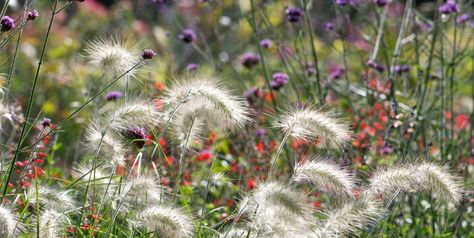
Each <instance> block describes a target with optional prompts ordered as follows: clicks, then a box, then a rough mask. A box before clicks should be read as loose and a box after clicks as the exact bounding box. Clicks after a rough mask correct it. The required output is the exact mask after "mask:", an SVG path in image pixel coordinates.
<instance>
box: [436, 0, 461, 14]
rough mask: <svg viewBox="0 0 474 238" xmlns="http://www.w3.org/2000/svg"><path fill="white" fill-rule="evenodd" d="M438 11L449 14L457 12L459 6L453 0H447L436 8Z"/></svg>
mask: <svg viewBox="0 0 474 238" xmlns="http://www.w3.org/2000/svg"><path fill="white" fill-rule="evenodd" d="M438 11H439V12H440V13H442V14H450V13H454V12H459V6H458V4H457V3H456V1H454V0H447V1H446V2H445V3H444V4H443V5H441V6H440V7H439V8H438Z"/></svg>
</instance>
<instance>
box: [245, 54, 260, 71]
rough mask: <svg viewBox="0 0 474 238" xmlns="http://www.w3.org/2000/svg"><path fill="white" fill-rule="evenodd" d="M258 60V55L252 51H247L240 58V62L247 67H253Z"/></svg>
mask: <svg viewBox="0 0 474 238" xmlns="http://www.w3.org/2000/svg"><path fill="white" fill-rule="evenodd" d="M259 62H260V56H259V55H258V54H256V53H253V52H247V53H245V54H244V55H243V56H242V57H241V58H240V63H241V64H242V65H243V66H244V67H245V68H247V69H251V68H253V67H254V66H255V65H257V64H258V63H259Z"/></svg>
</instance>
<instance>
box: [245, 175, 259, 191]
mask: <svg viewBox="0 0 474 238" xmlns="http://www.w3.org/2000/svg"><path fill="white" fill-rule="evenodd" d="M256 186H257V182H256V181H255V179H254V178H250V179H249V180H248V181H247V187H248V188H249V189H250V190H252V189H254V188H255V187H256Z"/></svg>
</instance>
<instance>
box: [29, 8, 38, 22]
mask: <svg viewBox="0 0 474 238" xmlns="http://www.w3.org/2000/svg"><path fill="white" fill-rule="evenodd" d="M38 16H39V13H38V11H36V10H35V9H33V10H31V11H29V12H28V13H27V14H26V20H28V21H33V20H35V19H36V18H37V17H38Z"/></svg>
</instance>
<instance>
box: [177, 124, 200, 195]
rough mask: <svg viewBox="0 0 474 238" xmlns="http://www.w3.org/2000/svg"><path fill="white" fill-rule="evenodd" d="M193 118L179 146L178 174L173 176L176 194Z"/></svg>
mask: <svg viewBox="0 0 474 238" xmlns="http://www.w3.org/2000/svg"><path fill="white" fill-rule="evenodd" d="M195 120H196V117H193V119H192V121H191V125H190V126H189V131H188V133H187V135H186V140H185V143H184V144H183V146H182V148H181V154H180V155H179V161H178V174H177V176H176V178H175V179H176V182H175V186H176V190H175V193H176V194H178V190H179V184H180V183H181V173H182V172H183V166H182V163H183V160H184V157H185V156H186V152H187V151H188V143H189V137H190V136H191V131H192V130H193V126H194V122H195Z"/></svg>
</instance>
